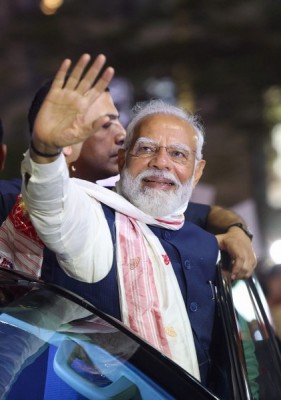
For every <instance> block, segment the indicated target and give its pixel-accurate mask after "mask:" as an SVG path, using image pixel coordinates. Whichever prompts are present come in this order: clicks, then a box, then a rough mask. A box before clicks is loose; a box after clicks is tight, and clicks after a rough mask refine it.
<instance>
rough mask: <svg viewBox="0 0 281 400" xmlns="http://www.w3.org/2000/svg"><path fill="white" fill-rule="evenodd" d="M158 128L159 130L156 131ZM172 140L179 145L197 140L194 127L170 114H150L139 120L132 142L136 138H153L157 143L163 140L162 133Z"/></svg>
mask: <svg viewBox="0 0 281 400" xmlns="http://www.w3.org/2000/svg"><path fill="white" fill-rule="evenodd" d="M158 128H159V130H158ZM162 128H164V130H166V135H168V138H170V139H171V140H172V138H173V139H175V140H177V136H178V141H179V143H182V142H186V141H187V142H189V141H190V140H192V141H194V140H197V133H196V131H195V129H194V127H193V126H192V125H191V124H190V123H189V122H188V121H186V120H184V119H183V118H180V117H178V116H176V115H172V114H164V113H163V114H160V113H159V114H152V115H148V116H146V117H145V118H143V119H142V120H140V121H139V122H138V123H137V124H136V126H135V129H134V140H133V141H134V142H135V141H136V140H138V138H142V137H147V138H149V137H150V138H154V140H156V141H158V140H161V139H162V138H163V135H164V131H163V129H162Z"/></svg>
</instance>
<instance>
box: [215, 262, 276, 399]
mask: <svg viewBox="0 0 281 400" xmlns="http://www.w3.org/2000/svg"><path fill="white" fill-rule="evenodd" d="M221 267H223V265H221ZM218 303H219V307H220V310H221V315H222V316H223V320H224V328H225V332H226V335H227V337H228V349H229V354H230V356H231V364H232V370H233V375H234V379H233V382H235V383H234V385H235V386H236V388H234V391H236V397H235V398H237V399H241V400H245V399H254V400H256V399H260V400H263V399H266V400H268V399H270V400H275V399H276V400H277V399H281V359H280V352H279V347H278V344H277V340H276V338H275V336H274V332H273V329H272V327H271V324H270V322H269V315H268V306H267V303H266V300H265V298H264V295H263V293H262V290H261V287H260V285H259V282H258V280H257V278H256V277H255V276H254V277H252V278H249V279H243V280H242V279H240V280H236V281H232V280H231V277H230V273H229V272H227V271H226V270H223V269H222V268H219V270H218Z"/></svg>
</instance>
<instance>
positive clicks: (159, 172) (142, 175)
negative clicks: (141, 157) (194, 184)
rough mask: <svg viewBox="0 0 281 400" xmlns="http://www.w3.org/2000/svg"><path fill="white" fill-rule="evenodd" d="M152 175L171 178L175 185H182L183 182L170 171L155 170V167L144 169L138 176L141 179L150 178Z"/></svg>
mask: <svg viewBox="0 0 281 400" xmlns="http://www.w3.org/2000/svg"><path fill="white" fill-rule="evenodd" d="M151 176H155V177H158V178H163V179H168V180H170V181H171V182H172V183H173V184H174V185H175V186H177V187H181V186H182V184H181V182H180V181H179V180H178V179H177V178H176V177H175V175H173V174H172V173H171V172H169V171H162V170H157V169H156V170H155V169H147V170H145V171H142V172H141V173H140V174H139V175H138V176H137V178H138V179H139V180H142V179H145V178H149V177H151Z"/></svg>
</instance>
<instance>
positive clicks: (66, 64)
mask: <svg viewBox="0 0 281 400" xmlns="http://www.w3.org/2000/svg"><path fill="white" fill-rule="evenodd" d="M70 66H71V60H70V59H69V58H66V59H65V60H64V61H63V62H62V63H61V65H60V67H59V69H58V71H57V73H56V75H55V77H54V79H53V82H52V85H51V89H53V88H59V89H61V88H62V87H63V85H64V81H65V77H66V74H67V72H68V70H69V68H70Z"/></svg>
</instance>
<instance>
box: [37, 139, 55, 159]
mask: <svg viewBox="0 0 281 400" xmlns="http://www.w3.org/2000/svg"><path fill="white" fill-rule="evenodd" d="M30 149H31V151H32V153H34V154H35V155H36V156H39V157H43V158H56V157H58V156H59V155H60V154H61V152H62V148H56V149H53V148H52V149H51V150H49V149H45V148H44V150H43V149H41V148H39V147H38V145H37V144H36V145H35V144H34V141H33V140H32V139H31V140H30Z"/></svg>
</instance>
